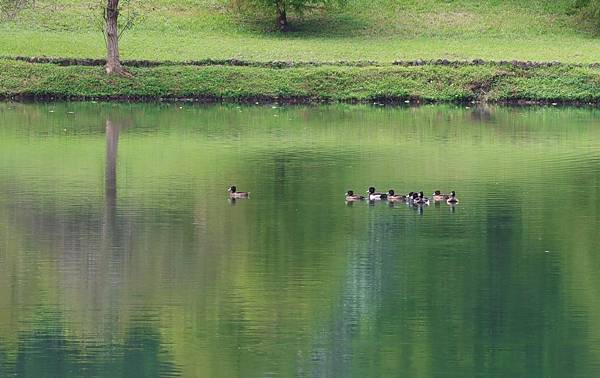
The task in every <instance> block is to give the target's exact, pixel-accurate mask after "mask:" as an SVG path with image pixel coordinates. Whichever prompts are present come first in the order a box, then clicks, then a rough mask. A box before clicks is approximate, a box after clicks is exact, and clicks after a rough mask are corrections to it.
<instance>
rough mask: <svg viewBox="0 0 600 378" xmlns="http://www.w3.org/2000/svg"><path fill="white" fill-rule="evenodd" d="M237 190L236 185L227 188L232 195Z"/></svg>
mask: <svg viewBox="0 0 600 378" xmlns="http://www.w3.org/2000/svg"><path fill="white" fill-rule="evenodd" d="M236 190H237V188H236V187H235V185H231V186H230V187H229V188H227V191H228V192H231V193H235V191H236Z"/></svg>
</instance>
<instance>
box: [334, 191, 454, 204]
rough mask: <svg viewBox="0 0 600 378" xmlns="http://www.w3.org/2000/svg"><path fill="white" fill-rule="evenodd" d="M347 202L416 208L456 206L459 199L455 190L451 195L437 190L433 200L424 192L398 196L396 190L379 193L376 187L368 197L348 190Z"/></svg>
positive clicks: (368, 193)
mask: <svg viewBox="0 0 600 378" xmlns="http://www.w3.org/2000/svg"><path fill="white" fill-rule="evenodd" d="M345 198H346V202H357V201H363V200H366V199H367V200H369V201H389V202H398V203H406V204H409V205H414V206H427V205H429V204H430V203H431V202H432V201H433V202H446V203H447V204H448V205H456V204H457V203H458V198H456V192H455V191H454V190H453V191H451V192H450V194H443V193H442V192H441V191H439V190H436V191H435V192H434V193H433V194H432V195H431V199H430V198H428V197H425V195H424V194H423V192H410V193H408V194H396V193H395V192H394V189H390V190H388V192H387V193H383V192H377V191H375V188H374V187H372V186H371V187H370V188H369V190H368V191H367V196H361V195H359V194H355V193H354V191H353V190H348V191H347V192H346V194H345Z"/></svg>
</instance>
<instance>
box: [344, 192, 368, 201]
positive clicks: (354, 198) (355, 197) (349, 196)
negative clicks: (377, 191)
mask: <svg viewBox="0 0 600 378" xmlns="http://www.w3.org/2000/svg"><path fill="white" fill-rule="evenodd" d="M345 198H346V201H348V202H355V201H362V200H364V199H365V196H361V195H360V194H354V191H353V190H348V191H347V192H346V197H345Z"/></svg>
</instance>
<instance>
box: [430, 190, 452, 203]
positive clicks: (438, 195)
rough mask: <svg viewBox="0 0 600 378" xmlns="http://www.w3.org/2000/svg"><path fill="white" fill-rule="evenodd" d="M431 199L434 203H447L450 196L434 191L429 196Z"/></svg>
mask: <svg viewBox="0 0 600 378" xmlns="http://www.w3.org/2000/svg"><path fill="white" fill-rule="evenodd" d="M431 198H432V199H433V200H434V201H435V202H442V201H447V200H448V198H450V194H443V193H442V192H440V191H439V190H436V191H435V192H433V194H432V195H431Z"/></svg>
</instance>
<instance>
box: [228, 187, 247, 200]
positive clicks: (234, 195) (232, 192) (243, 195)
mask: <svg viewBox="0 0 600 378" xmlns="http://www.w3.org/2000/svg"><path fill="white" fill-rule="evenodd" d="M227 191H228V192H229V198H248V197H249V196H250V192H238V191H237V188H236V187H235V185H231V186H230V187H229V188H227Z"/></svg>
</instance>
